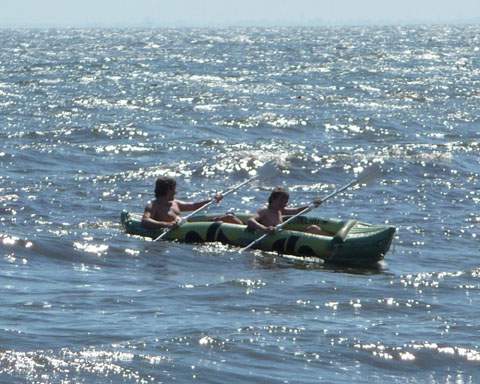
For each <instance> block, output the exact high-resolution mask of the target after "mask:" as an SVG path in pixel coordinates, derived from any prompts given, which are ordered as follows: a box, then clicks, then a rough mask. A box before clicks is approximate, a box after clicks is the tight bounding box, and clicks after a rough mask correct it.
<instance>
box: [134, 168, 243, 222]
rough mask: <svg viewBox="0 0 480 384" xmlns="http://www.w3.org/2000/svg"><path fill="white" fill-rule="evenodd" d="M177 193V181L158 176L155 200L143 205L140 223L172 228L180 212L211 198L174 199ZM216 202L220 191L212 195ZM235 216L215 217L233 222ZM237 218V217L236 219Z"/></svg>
mask: <svg viewBox="0 0 480 384" xmlns="http://www.w3.org/2000/svg"><path fill="white" fill-rule="evenodd" d="M176 193H177V182H176V180H175V179H173V178H171V177H159V178H157V180H156V182H155V200H153V201H151V202H149V203H148V204H147V206H146V207H145V211H144V212H143V217H142V225H143V226H144V227H145V228H147V229H157V228H173V227H175V226H177V225H179V224H180V223H181V222H182V216H181V213H182V212H185V211H195V210H196V209H198V208H200V207H202V206H203V205H205V204H207V203H208V202H210V201H211V200H204V201H199V202H195V203H193V202H187V201H180V200H177V199H175V194H176ZM214 199H215V201H216V202H217V203H218V202H220V201H221V200H222V199H223V196H222V194H221V193H217V194H216V195H215V197H214ZM235 219H236V218H235V217H230V215H225V216H222V217H218V218H216V220H218V221H223V222H233V223H235V224H238V223H237V222H236V221H234V220H235ZM237 220H238V219H237Z"/></svg>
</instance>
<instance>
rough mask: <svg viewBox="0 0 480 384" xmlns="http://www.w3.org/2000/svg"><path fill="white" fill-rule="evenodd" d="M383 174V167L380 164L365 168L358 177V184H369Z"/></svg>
mask: <svg viewBox="0 0 480 384" xmlns="http://www.w3.org/2000/svg"><path fill="white" fill-rule="evenodd" d="M381 174H382V168H381V167H380V165H378V164H373V165H370V166H369V167H367V168H365V169H364V170H363V171H362V172H361V173H360V174H359V175H358V177H357V182H356V184H364V185H369V184H371V183H372V182H374V181H375V180H376V179H377V178H378V177H379V176H380V175H381Z"/></svg>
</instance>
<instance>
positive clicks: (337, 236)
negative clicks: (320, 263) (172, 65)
mask: <svg viewBox="0 0 480 384" xmlns="http://www.w3.org/2000/svg"><path fill="white" fill-rule="evenodd" d="M236 216H237V217H238V218H240V219H241V220H242V221H243V222H244V223H246V222H247V220H248V219H249V217H251V216H250V215H248V214H237V215H236ZM214 217H216V216H215V215H210V216H195V217H192V218H191V219H190V221H189V222H187V223H185V224H183V225H182V226H180V227H179V228H176V229H174V230H172V231H170V232H169V233H168V234H167V235H166V236H165V237H164V238H163V240H170V241H179V242H184V243H205V242H215V241H218V242H221V243H224V244H229V245H233V246H237V247H244V246H246V245H247V244H249V243H250V242H251V241H253V240H255V239H257V238H258V237H260V236H261V235H262V234H263V233H262V232H255V231H251V230H249V229H247V227H246V225H239V224H229V223H222V222H216V221H213V219H214ZM121 222H122V226H123V228H124V229H125V231H126V232H127V233H128V234H131V235H138V236H143V237H150V238H152V239H154V238H156V237H157V236H159V235H160V234H161V233H162V232H163V231H162V230H152V229H147V228H144V227H143V226H142V223H141V215H138V214H130V213H128V212H122V214H121ZM313 224H315V225H319V226H320V227H321V228H322V229H323V230H324V231H325V232H326V233H329V234H331V235H330V236H327V235H316V234H311V233H306V232H302V230H304V229H305V228H306V227H308V226H310V225H313ZM394 234H395V228H394V227H390V226H386V225H372V224H367V223H362V222H358V221H356V220H348V221H340V220H324V219H319V218H314V217H307V216H300V217H298V218H297V219H295V220H293V221H292V222H291V223H289V224H287V225H286V226H285V227H284V229H283V230H281V231H279V232H278V233H275V234H272V235H270V236H267V237H266V238H265V239H264V240H262V241H261V242H260V243H258V244H257V245H256V247H255V248H256V249H261V250H263V251H271V252H277V253H280V254H287V255H294V256H305V257H314V258H319V259H322V260H324V261H325V262H330V263H335V264H348V265H359V266H366V265H371V264H374V263H376V262H378V261H380V260H382V259H383V258H384V256H385V254H386V253H387V251H388V249H389V248H390V244H391V242H392V239H393V235H394Z"/></svg>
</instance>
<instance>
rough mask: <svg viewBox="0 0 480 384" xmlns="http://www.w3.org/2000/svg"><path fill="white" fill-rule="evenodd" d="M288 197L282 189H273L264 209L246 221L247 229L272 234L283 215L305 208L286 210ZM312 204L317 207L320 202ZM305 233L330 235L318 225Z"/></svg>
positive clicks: (311, 226) (310, 227)
mask: <svg viewBox="0 0 480 384" xmlns="http://www.w3.org/2000/svg"><path fill="white" fill-rule="evenodd" d="M289 197H290V195H289V193H288V192H287V191H286V190H285V189H284V188H282V187H275V188H274V189H273V191H272V193H271V194H270V197H269V198H268V206H267V207H266V208H262V209H259V210H258V211H257V214H256V215H255V216H254V217H252V218H250V219H249V220H248V222H247V227H248V229H250V230H260V231H264V232H270V233H273V232H275V231H276V226H277V225H278V224H281V223H282V222H283V216H284V215H296V214H297V213H299V212H301V211H302V210H304V209H305V208H307V206H303V207H298V208H287V204H288V199H289ZM313 203H314V204H315V205H316V206H319V205H320V204H321V200H320V199H318V200H315V201H314V202H313ZM305 232H308V233H314V234H317V235H330V234H329V233H328V232H325V231H324V230H323V229H322V228H321V227H319V226H318V225H310V226H308V227H307V228H306V229H305Z"/></svg>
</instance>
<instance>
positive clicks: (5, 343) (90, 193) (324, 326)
mask: <svg viewBox="0 0 480 384" xmlns="http://www.w3.org/2000/svg"><path fill="white" fill-rule="evenodd" d="M0 42H1V49H0V143H1V144H0V172H1V173H0V382H2V383H171V382H178V383H190V382H199V383H225V382H235V383H352V382H355V383H385V382H390V383H462V384H463V383H465V384H466V383H478V382H480V337H479V336H480V334H479V332H480V260H479V257H480V252H479V241H480V212H479V206H480V178H479V173H480V167H479V160H478V159H479V157H478V154H479V149H480V133H479V131H480V27H479V26H401V27H400V26H399V27H395V26H392V27H342V28H231V29H143V30H142V29H61V30H57V29H31V30H29V29H18V30H14V29H3V30H0ZM270 160H273V161H274V162H275V164H276V167H277V171H276V172H273V173H271V174H269V175H267V176H265V177H262V178H260V179H259V180H258V181H256V182H253V183H250V184H248V185H246V186H244V187H243V188H242V189H241V190H239V191H238V192H237V193H236V194H235V195H234V196H228V197H226V198H225V200H224V201H223V202H222V203H221V204H220V205H219V206H218V207H214V208H213V209H211V210H210V211H211V212H219V213H222V212H226V211H228V210H234V211H251V212H254V211H255V210H256V209H258V208H259V207H261V206H263V205H264V204H265V202H266V200H267V197H268V194H269V191H270V190H271V189H272V188H273V187H274V186H276V185H283V186H285V187H288V189H289V191H290V195H291V199H290V202H291V204H292V205H302V204H306V203H308V202H310V201H311V200H312V199H314V198H317V197H322V196H325V195H326V194H328V193H330V192H331V191H333V190H334V189H335V188H336V187H339V186H341V185H343V184H346V183H347V182H349V181H350V180H351V179H352V178H354V177H356V175H358V172H360V171H361V169H364V168H365V167H368V166H369V165H370V164H374V163H376V164H381V165H382V168H383V170H384V172H383V174H382V175H381V176H380V177H379V178H378V180H377V182H376V183H375V184H373V185H370V186H367V187H363V188H356V189H350V190H348V191H347V192H345V193H344V194H342V195H341V196H339V197H336V198H334V199H331V200H329V201H328V202H327V203H325V204H324V205H322V206H320V207H319V208H318V209H317V210H315V211H314V212H312V213H311V214H312V215H314V216H319V217H325V218H329V217H330V218H340V219H352V218H353V219H357V220H361V221H366V222H371V223H376V224H388V225H392V226H395V227H396V228H397V233H396V235H395V238H394V241H393V244H392V248H391V249H390V251H389V252H388V253H387V255H386V257H385V262H383V263H382V264H380V265H378V266H375V267H374V268H361V269H359V268H348V267H336V266H333V265H323V264H321V263H320V262H316V261H315V260H301V259H298V260H291V259H287V258H284V257H281V256H278V255H275V254H267V253H261V252H258V251H255V252H245V253H243V254H239V253H238V249H236V248H233V247H227V246H224V245H219V244H211V245H188V244H179V243H169V242H151V241H146V240H145V239H143V238H139V237H132V236H128V235H126V234H125V233H124V232H123V230H122V228H121V226H120V223H119V215H120V212H121V211H122V210H128V211H130V212H142V210H143V208H144V206H145V204H146V203H147V202H148V201H149V200H150V199H151V198H152V197H153V188H154V182H155V179H156V177H158V176H160V175H168V176H173V177H175V178H176V179H177V182H178V198H180V199H183V200H193V201H195V200H203V199H206V198H209V197H211V196H212V195H213V193H214V192H215V191H221V190H225V189H228V188H230V187H231V186H233V185H235V184H238V183H240V182H242V181H243V180H245V179H246V178H248V177H250V175H253V174H255V172H257V171H258V170H259V169H261V166H262V165H263V164H264V163H266V162H267V161H270Z"/></svg>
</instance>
